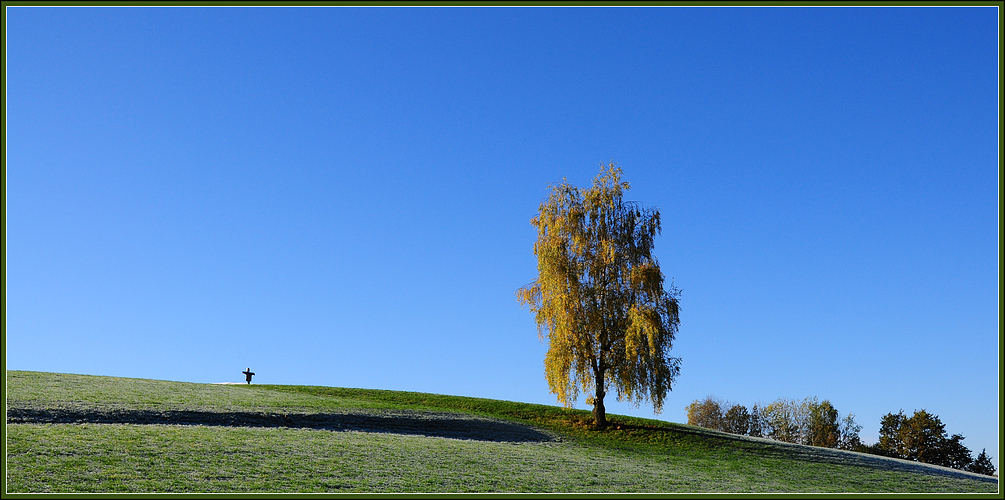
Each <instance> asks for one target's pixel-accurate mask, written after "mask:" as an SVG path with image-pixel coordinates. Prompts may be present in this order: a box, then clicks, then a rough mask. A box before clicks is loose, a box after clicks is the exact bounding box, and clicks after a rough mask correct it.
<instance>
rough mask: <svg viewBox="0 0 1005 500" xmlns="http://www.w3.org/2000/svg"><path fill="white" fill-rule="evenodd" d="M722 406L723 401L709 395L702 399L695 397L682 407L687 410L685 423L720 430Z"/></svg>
mask: <svg viewBox="0 0 1005 500" xmlns="http://www.w3.org/2000/svg"><path fill="white" fill-rule="evenodd" d="M722 407H723V402H722V401H720V400H719V399H718V398H716V397H714V396H711V395H710V396H708V397H706V398H705V399H704V400H697V399H696V400H694V401H693V402H692V403H691V404H689V405H687V407H686V408H684V410H685V411H686V412H687V424H688V425H697V426H698V427H704V428H706V429H715V430H720V429H721V428H722V419H723V414H722Z"/></svg>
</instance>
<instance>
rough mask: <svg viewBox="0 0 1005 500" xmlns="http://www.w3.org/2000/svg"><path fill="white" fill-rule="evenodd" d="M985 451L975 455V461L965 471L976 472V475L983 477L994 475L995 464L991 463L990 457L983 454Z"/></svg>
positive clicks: (982, 450)
mask: <svg viewBox="0 0 1005 500" xmlns="http://www.w3.org/2000/svg"><path fill="white" fill-rule="evenodd" d="M986 449H987V448H984V449H981V454H980V455H977V459H976V460H974V461H973V462H971V463H970V465H968V466H967V468H966V470H968V471H970V472H976V473H977V474H984V475H985V476H993V475H995V472H996V470H995V464H994V463H992V462H991V457H989V456H988V454H987V453H986V452H985V450H986Z"/></svg>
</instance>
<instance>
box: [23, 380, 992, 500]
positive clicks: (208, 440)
mask: <svg viewBox="0 0 1005 500" xmlns="http://www.w3.org/2000/svg"><path fill="white" fill-rule="evenodd" d="M7 384H8V385H7V405H8V408H9V413H8V425H7V434H6V436H7V437H6V446H7V492H8V493H18V492H24V493H27V492H984V493H997V491H998V482H997V479H996V478H982V477H979V476H975V475H971V474H966V473H962V472H957V471H950V470H946V469H941V468H937V467H930V466H926V465H922V464H915V463H908V462H903V461H896V460H889V459H884V458H880V457H872V456H869V455H861V454H856V453H846V452H839V451H835V450H826V449H820V448H811V447H805V446H798V445H789V444H785V443H774V442H769V441H765V440H757V439H751V438H740V437H733V436H729V435H726V434H722V433H716V432H713V431H706V430H703V429H699V428H696V427H691V426H685V425H677V424H668V423H667V422H662V421H657V420H647V419H638V418H630V417H621V416H616V415H615V416H611V420H612V421H613V423H614V424H613V427H612V428H611V429H609V430H607V431H595V430H592V429H590V428H589V427H588V426H587V425H585V424H586V423H587V421H588V418H589V413H588V412H585V411H570V410H565V409H562V408H558V407H553V406H544V405H529V404H522V403H513V402H506V401H495V400H486V399H475V398H462V397H455V396H441V395H433V394H421V393H405V392H395V391H375V390H364V389H339V388H328V387H306V386H262V385H251V386H227V385H207V384H188V383H180V382H165V381H154V380H138V379H123V378H113V377H94V376H84V375H66V374H51V373H38V372H12V371H11V372H7ZM15 415H16V416H17V417H16V418H15V417H14V416H15ZM53 415H55V416H58V417H60V418H63V419H64V420H67V421H68V420H72V419H78V423H44V419H46V418H52V416H53ZM235 415H236V416H235ZM106 416H107V418H108V421H112V422H116V423H95V422H97V421H101V419H102V418H105V417H106ZM40 419H41V420H40ZM200 419H205V420H200ZM221 419H223V420H221ZM228 419H229V420H228ZM18 421H19V422H22V423H11V422H18ZM221 421H226V422H229V423H224V424H221V423H220V422H221ZM145 422H152V423H145ZM262 422H265V423H264V424H262ZM207 424H209V425H207ZM521 429H523V430H525V431H526V432H522V431H521Z"/></svg>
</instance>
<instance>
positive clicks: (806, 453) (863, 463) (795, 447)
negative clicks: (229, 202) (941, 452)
mask: <svg viewBox="0 0 1005 500" xmlns="http://www.w3.org/2000/svg"><path fill="white" fill-rule="evenodd" d="M621 427H622V428H625V429H648V430H655V431H663V432H667V433H672V434H677V435H683V436H689V437H692V438H696V439H701V440H703V441H705V442H706V443H707V444H711V445H713V446H715V445H716V444H722V445H725V444H727V443H728V447H729V448H730V449H739V450H743V451H745V452H747V453H752V454H756V455H758V456H760V457H768V458H777V459H781V460H798V461H801V462H814V463H822V464H836V465H850V466H855V467H866V468H871V469H884V470H890V471H901V472H910V473H914V474H926V475H931V476H943V477H945V476H950V477H956V478H960V479H972V480H976V481H984V482H990V483H998V478H997V477H992V476H985V475H981V474H975V473H972V472H966V471H961V470H958V469H951V468H949V467H941V466H938V465H932V464H925V463H921V462H914V461H910V460H902V459H899V458H890V457H884V456H880V455H870V454H868V453H859V452H854V451H846V450H838V449H835V448H823V447H819V446H806V445H800V444H794V443H786V442H783V441H775V440H772V439H767V438H754V437H750V436H740V435H735V434H728V433H725V432H718V431H711V430H705V429H696V428H689V427H683V426H681V427H655V426H639V425H630V424H629V425H622V426H621Z"/></svg>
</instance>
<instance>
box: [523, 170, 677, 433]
mask: <svg viewBox="0 0 1005 500" xmlns="http://www.w3.org/2000/svg"><path fill="white" fill-rule="evenodd" d="M550 187H551V189H552V192H551V195H550V196H549V197H548V199H547V201H545V202H544V203H542V204H541V207H540V211H539V213H538V215H537V216H536V217H534V218H533V219H531V221H530V222H531V224H533V225H534V227H536V228H537V231H538V238H537V242H536V243H535V244H534V254H535V255H537V269H538V273H539V274H538V278H537V280H536V281H534V282H532V283H530V284H529V285H527V286H525V287H523V288H521V289H520V290H518V291H517V296H518V297H519V299H520V302H521V303H522V304H525V305H528V306H529V307H530V310H531V312H533V313H535V319H536V321H537V326H538V334H539V335H540V337H541V340H542V341H543V340H544V339H545V337H547V339H548V353H547V355H546V356H545V362H544V364H545V376H546V378H547V380H548V386H549V387H550V389H551V392H552V393H554V394H556V395H557V396H558V401H559V402H560V403H562V404H563V405H564V406H566V407H571V406H572V404H573V403H574V402H575V401H576V398H577V397H578V396H579V391H580V390H583V391H584V392H587V393H589V392H590V391H591V390H592V392H593V395H592V396H591V397H588V398H587V404H592V405H593V417H594V423H595V425H596V426H597V427H598V428H604V427H606V426H607V414H606V411H605V409H604V397H605V396H606V395H607V393H608V390H609V389H610V388H611V387H613V388H614V390H615V391H616V393H617V399H618V401H625V400H627V401H630V402H632V403H634V404H635V405H636V406H638V405H639V403H641V402H642V401H649V402H651V403H652V405H653V409H654V410H655V412H656V413H659V412H661V411H662V409H663V399H664V398H665V397H666V393H667V391H670V390H671V389H672V388H671V384H672V383H673V382H674V379H675V378H676V377H677V375H678V374H679V373H680V358H672V357H668V352H669V351H670V349H671V348H672V347H673V340H674V335H675V334H676V332H677V327H678V324H679V323H680V320H679V317H678V313H679V310H680V309H679V305H678V300H677V298H678V297H679V296H680V290H678V289H677V288H676V287H674V286H673V284H672V283H671V284H670V286H669V288H667V289H665V288H664V282H663V273H662V272H661V271H660V266H659V262H657V261H656V257H654V256H653V255H652V249H653V238H654V237H655V236H656V235H657V234H659V232H660V229H661V228H660V213H659V211H658V210H656V209H655V208H649V209H647V208H644V207H642V206H641V205H640V204H638V203H636V202H628V201H624V200H623V199H622V195H623V194H624V192H625V191H627V190H628V189H629V185H628V183H627V182H622V181H621V169H620V168H617V167H616V166H615V164H613V163H611V164H609V165H607V166H606V167H603V166H602V167H601V171H600V173H599V174H598V175H597V177H596V178H595V179H594V180H593V187H591V188H589V189H585V190H580V189H578V188H576V187H575V186H572V185H570V184H568V183H567V182H565V180H564V179H563V182H562V184H559V185H557V186H550Z"/></svg>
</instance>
